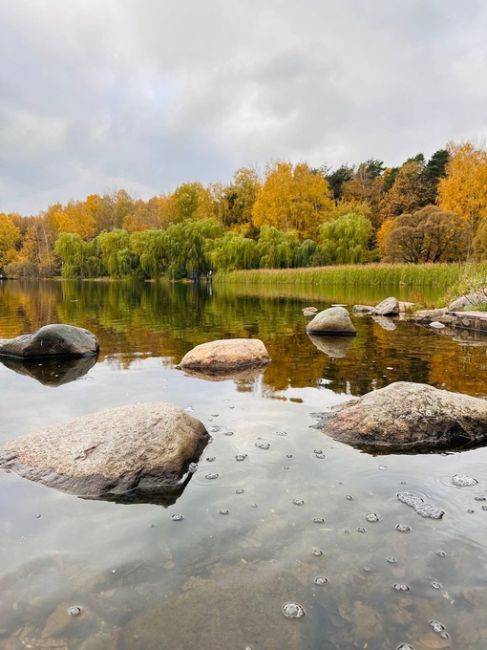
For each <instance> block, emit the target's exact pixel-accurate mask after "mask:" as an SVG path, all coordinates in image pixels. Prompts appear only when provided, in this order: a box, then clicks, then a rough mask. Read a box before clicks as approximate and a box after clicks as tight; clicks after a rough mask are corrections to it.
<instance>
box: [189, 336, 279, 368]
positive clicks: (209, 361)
mask: <svg viewBox="0 0 487 650" xmlns="http://www.w3.org/2000/svg"><path fill="white" fill-rule="evenodd" d="M270 360H271V358H270V356H269V353H268V352H267V350H266V347H265V345H264V344H263V343H262V341H260V340H259V339H221V340H219V341H211V342H210V343H202V344H201V345H197V346H196V347H194V348H193V349H192V350H190V351H189V352H188V353H187V354H185V355H184V357H183V358H182V360H181V363H180V364H179V367H180V368H183V369H187V368H188V369H190V370H207V371H208V370H209V371H219V370H234V369H235V370H237V369H239V368H246V367H251V366H262V365H265V364H267V363H269V361H270Z"/></svg>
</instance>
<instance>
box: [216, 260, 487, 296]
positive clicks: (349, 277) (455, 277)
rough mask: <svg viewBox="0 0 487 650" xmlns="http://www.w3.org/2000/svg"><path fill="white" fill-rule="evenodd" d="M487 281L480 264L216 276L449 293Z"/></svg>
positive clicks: (243, 280)
mask: <svg viewBox="0 0 487 650" xmlns="http://www.w3.org/2000/svg"><path fill="white" fill-rule="evenodd" d="M473 276H476V277H483V278H487V262H486V263H479V264H469V265H468V266H466V265H465V264H367V265H344V266H323V267H316V268H302V269H258V270H251V271H232V272H230V273H217V274H216V275H215V280H216V282H219V283H220V282H221V283H227V282H232V283H233V282H237V283H249V284H279V283H292V284H295V285H296V284H314V285H318V286H319V285H321V286H327V285H340V286H344V285H350V286H370V287H373V286H388V287H394V286H409V287H438V288H441V289H445V290H447V289H448V288H449V287H452V286H453V285H458V284H459V283H460V282H462V280H463V281H464V282H465V278H467V277H473Z"/></svg>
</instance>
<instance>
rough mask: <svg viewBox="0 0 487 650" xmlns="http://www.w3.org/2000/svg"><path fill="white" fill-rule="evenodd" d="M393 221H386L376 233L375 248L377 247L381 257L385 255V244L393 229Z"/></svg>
mask: <svg viewBox="0 0 487 650" xmlns="http://www.w3.org/2000/svg"><path fill="white" fill-rule="evenodd" d="M394 221H395V220H394V219H386V220H385V221H384V222H383V223H382V226H381V227H380V228H379V230H378V231H377V246H378V247H379V250H380V254H381V257H384V256H385V255H386V243H387V239H388V237H389V235H390V233H391V231H392V230H393V228H394Z"/></svg>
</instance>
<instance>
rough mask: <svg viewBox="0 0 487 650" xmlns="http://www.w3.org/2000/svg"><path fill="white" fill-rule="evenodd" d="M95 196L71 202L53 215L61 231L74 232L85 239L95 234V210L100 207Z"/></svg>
mask: <svg viewBox="0 0 487 650" xmlns="http://www.w3.org/2000/svg"><path fill="white" fill-rule="evenodd" d="M94 196H95V195H91V196H89V197H88V198H87V199H86V201H84V202H76V203H75V202H70V203H68V205H66V206H65V207H64V208H61V209H60V210H57V212H55V213H54V215H53V217H54V220H55V222H56V224H57V227H58V229H59V232H67V233H72V234H74V235H79V236H80V237H83V238H84V239H86V238H88V237H91V236H93V235H94V234H95V231H96V221H95V217H94V211H95V209H96V208H97V207H98V203H97V202H95V200H94Z"/></svg>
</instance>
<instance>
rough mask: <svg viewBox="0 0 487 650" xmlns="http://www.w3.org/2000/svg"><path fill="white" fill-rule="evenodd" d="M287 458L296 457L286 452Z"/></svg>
mask: <svg viewBox="0 0 487 650" xmlns="http://www.w3.org/2000/svg"><path fill="white" fill-rule="evenodd" d="M286 458H294V456H293V454H286Z"/></svg>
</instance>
